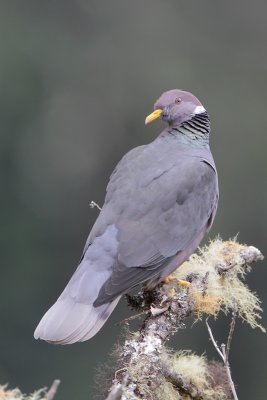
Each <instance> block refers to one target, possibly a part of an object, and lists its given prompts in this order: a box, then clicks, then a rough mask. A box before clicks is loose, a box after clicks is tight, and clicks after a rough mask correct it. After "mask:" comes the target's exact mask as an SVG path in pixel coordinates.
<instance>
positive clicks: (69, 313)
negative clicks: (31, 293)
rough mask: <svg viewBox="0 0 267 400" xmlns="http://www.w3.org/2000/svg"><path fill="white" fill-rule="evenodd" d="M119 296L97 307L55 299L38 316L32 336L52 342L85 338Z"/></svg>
mask: <svg viewBox="0 0 267 400" xmlns="http://www.w3.org/2000/svg"><path fill="white" fill-rule="evenodd" d="M119 299H120V297H117V298H116V299H115V300H113V301H112V302H111V303H108V304H103V305H101V306H99V307H94V306H93V305H92V304H82V303H76V302H75V301H74V300H73V299H71V298H65V299H58V300H57V301H56V303H55V304H54V305H53V306H52V307H51V308H50V309H49V310H48V311H47V312H46V314H45V315H44V316H43V318H42V319H41V321H40V323H39V325H38V326H37V328H36V330H35V332H34V337H35V339H43V340H46V341H47V342H52V343H55V344H70V343H75V342H83V341H84V340H88V339H90V338H91V337H93V336H94V335H95V334H96V333H97V332H98V331H99V330H100V329H101V327H102V326H103V325H104V323H105V322H106V320H107V319H108V317H109V316H110V314H111V313H112V311H113V310H114V308H115V307H116V305H117V303H118V301H119Z"/></svg>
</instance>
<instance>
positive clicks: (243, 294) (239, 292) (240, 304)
mask: <svg viewBox="0 0 267 400" xmlns="http://www.w3.org/2000/svg"><path fill="white" fill-rule="evenodd" d="M253 249H254V253H255V251H256V250H257V249H255V248H254V247H252V246H251V248H250V247H247V246H244V245H241V244H239V243H238V242H237V241H236V240H231V241H226V242H224V241H222V240H221V239H220V238H217V239H215V240H214V241H212V242H211V243H210V244H209V245H208V246H205V247H204V248H202V249H201V250H199V254H193V255H192V256H191V257H190V258H189V260H188V261H187V262H185V263H184V264H183V265H182V266H181V267H179V268H178V269H177V270H176V272H175V276H176V277H177V278H178V279H188V278H189V277H190V276H197V277H198V278H199V279H196V280H194V279H193V280H192V284H191V285H190V288H189V296H190V298H191V301H192V303H193V310H194V312H195V314H196V316H197V318H198V319H200V318H201V317H202V315H203V314H204V313H205V314H208V315H212V316H214V317H216V316H217V314H218V312H219V311H223V312H224V313H225V314H228V312H229V311H231V310H235V311H236V312H237V314H238V316H239V317H240V318H241V319H242V320H244V321H246V322H247V323H248V324H249V325H250V326H251V327H252V328H259V329H261V330H262V331H263V332H265V329H264V328H263V327H262V326H261V325H260V323H259V319H261V315H260V313H261V311H262V308H261V302H260V300H259V298H258V297H257V295H256V294H255V293H253V292H251V291H250V290H249V288H248V286H247V285H246V284H245V283H244V282H243V278H244V277H245V275H246V273H247V272H248V271H249V270H250V267H247V266H246V265H245V260H248V261H249V259H250V255H249V254H250V253H249V251H250V250H251V252H253ZM245 250H246V251H247V254H245V253H244V252H245ZM257 251H258V250H257ZM258 252H259V251H258ZM259 254H260V252H259ZM254 255H255V254H254ZM245 256H246V258H245Z"/></svg>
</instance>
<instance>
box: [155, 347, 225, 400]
mask: <svg viewBox="0 0 267 400" xmlns="http://www.w3.org/2000/svg"><path fill="white" fill-rule="evenodd" d="M161 361H162V363H163V365H164V366H165V368H166V366H167V368H168V369H169V370H170V371H172V374H173V375H175V374H176V376H178V377H179V382H180V381H181V382H183V385H182V386H181V387H180V390H179V396H180V397H177V391H176V397H175V394H173V397H169V398H170V399H171V400H172V399H173V400H174V399H176V398H178V399H187V398H188V397H187V396H188V394H190V396H191V397H190V398H192V396H193V397H194V396H198V397H199V396H201V398H203V399H205V400H227V399H229V392H228V387H227V388H225V387H224V386H223V385H219V384H215V379H213V375H212V373H211V369H210V368H209V363H208V360H207V358H206V357H205V356H204V355H201V356H198V355H196V354H194V353H192V352H191V351H179V352H177V353H170V352H163V353H162V355H161ZM174 384H175V382H173V385H174ZM165 385H166V390H167V388H168V390H169V382H168V381H166V382H165V383H162V385H161V390H160V392H159V393H160V394H161V393H162V391H164V390H165ZM178 386H179V383H178ZM162 398H163V397H158V399H162Z"/></svg>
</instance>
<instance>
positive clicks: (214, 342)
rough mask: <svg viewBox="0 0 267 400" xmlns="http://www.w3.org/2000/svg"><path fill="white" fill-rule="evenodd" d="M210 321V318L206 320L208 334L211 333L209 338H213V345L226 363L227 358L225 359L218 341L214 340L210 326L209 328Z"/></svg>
mask: <svg viewBox="0 0 267 400" xmlns="http://www.w3.org/2000/svg"><path fill="white" fill-rule="evenodd" d="M208 320H209V317H207V318H206V326H207V329H208V332H209V336H210V338H211V341H212V343H213V346H214V347H215V349H216V350H217V352H218V354H219V355H220V357H221V359H222V360H223V362H224V361H225V358H224V355H223V352H222V351H221V350H220V348H219V346H218V344H217V342H216V340H215V339H214V336H213V333H212V330H211V328H210V326H209V323H208Z"/></svg>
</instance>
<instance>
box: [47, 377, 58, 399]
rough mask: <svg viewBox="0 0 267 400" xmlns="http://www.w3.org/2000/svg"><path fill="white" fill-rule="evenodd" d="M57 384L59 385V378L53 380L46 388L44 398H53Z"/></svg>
mask: <svg viewBox="0 0 267 400" xmlns="http://www.w3.org/2000/svg"><path fill="white" fill-rule="evenodd" d="M59 385H60V380H59V379H55V380H54V382H53V383H52V385H51V387H50V389H49V390H48V392H47V394H46V400H53V399H54V397H55V395H56V393H57V390H58V387H59Z"/></svg>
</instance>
